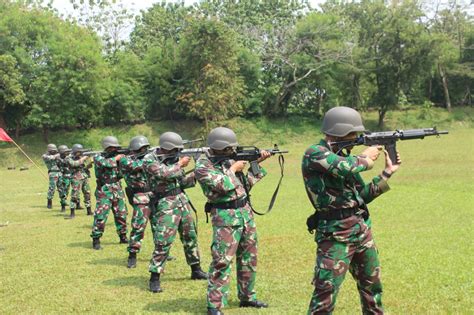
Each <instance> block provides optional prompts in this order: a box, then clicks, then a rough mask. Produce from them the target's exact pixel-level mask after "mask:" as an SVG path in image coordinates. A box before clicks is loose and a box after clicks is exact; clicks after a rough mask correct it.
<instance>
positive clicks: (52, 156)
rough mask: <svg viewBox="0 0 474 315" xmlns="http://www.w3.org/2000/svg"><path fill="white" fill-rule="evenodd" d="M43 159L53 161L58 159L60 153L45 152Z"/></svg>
mask: <svg viewBox="0 0 474 315" xmlns="http://www.w3.org/2000/svg"><path fill="white" fill-rule="evenodd" d="M42 158H43V161H45V162H46V161H53V160H57V159H58V158H59V153H58V154H43V156H42Z"/></svg>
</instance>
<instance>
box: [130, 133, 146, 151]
mask: <svg viewBox="0 0 474 315" xmlns="http://www.w3.org/2000/svg"><path fill="white" fill-rule="evenodd" d="M149 145H150V142H148V139H147V137H145V136H136V137H133V138H132V139H131V140H130V145H129V146H128V147H129V149H130V150H132V151H138V150H140V149H141V148H143V147H144V146H149Z"/></svg>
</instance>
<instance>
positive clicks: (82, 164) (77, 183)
mask: <svg viewBox="0 0 474 315" xmlns="http://www.w3.org/2000/svg"><path fill="white" fill-rule="evenodd" d="M71 151H72V154H71V156H69V157H68V158H67V159H66V162H67V165H68V167H69V169H70V172H71V201H70V203H69V205H70V207H71V214H70V215H69V217H66V219H74V217H75V215H76V213H75V211H76V206H77V204H78V203H79V193H80V191H81V190H82V194H83V195H84V204H85V205H86V207H87V215H92V211H91V188H90V186H89V181H88V177H87V175H86V170H87V169H89V168H91V167H92V162H91V159H90V158H89V157H88V156H83V155H82V152H83V151H84V147H83V146H82V145H81V144H78V143H77V144H75V145H73V146H72V150H71Z"/></svg>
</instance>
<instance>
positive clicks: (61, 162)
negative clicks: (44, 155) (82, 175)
mask: <svg viewBox="0 0 474 315" xmlns="http://www.w3.org/2000/svg"><path fill="white" fill-rule="evenodd" d="M68 158H69V155H65V156H64V157H62V156H61V155H60V156H59V159H58V166H59V169H60V171H61V176H62V177H65V178H71V177H72V173H71V170H70V169H69V163H68V161H67V159H68Z"/></svg>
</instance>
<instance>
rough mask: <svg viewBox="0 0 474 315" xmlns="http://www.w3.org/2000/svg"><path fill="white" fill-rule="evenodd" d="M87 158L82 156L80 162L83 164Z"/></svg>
mask: <svg viewBox="0 0 474 315" xmlns="http://www.w3.org/2000/svg"><path fill="white" fill-rule="evenodd" d="M88 158H89V157H88V156H87V155H84V156H83V157H81V162H84V161H85V160H87V159H88Z"/></svg>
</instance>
